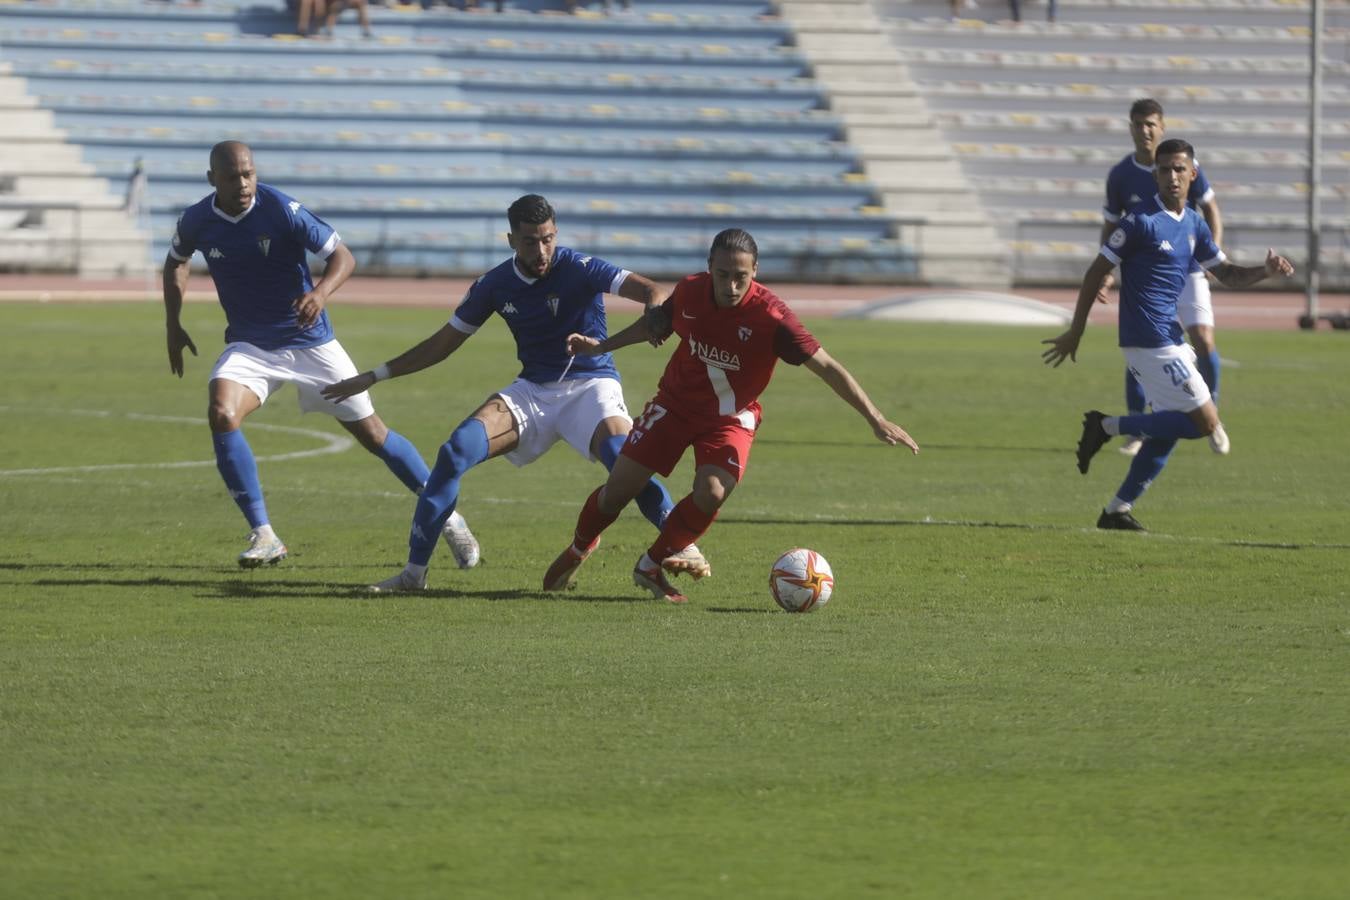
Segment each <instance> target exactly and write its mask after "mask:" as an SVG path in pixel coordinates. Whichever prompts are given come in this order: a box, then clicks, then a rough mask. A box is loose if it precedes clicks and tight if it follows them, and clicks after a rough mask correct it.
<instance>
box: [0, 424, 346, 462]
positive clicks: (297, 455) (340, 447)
mask: <svg viewBox="0 0 1350 900" xmlns="http://www.w3.org/2000/svg"><path fill="white" fill-rule="evenodd" d="M0 413H5V414H9V413H20V414H24V413H28V414H41V415H52V414H55V415H64V416H83V417H87V418H93V419H115V418H121V419H130V420H132V421H135V422H168V423H171V424H175V425H205V424H206V420H205V419H194V418H191V417H189V416H159V415H151V414H149V413H118V412H112V411H110V410H100V409H57V410H52V409H42V410H38V409H24V408H22V407H16V406H0ZM249 428H256V429H261V430H263V431H277V432H283V433H286V434H297V435H300V436H302V437H310V438H314V439H316V440H318V441H321V442H322V444H323V446H321V447H316V448H315V449H313V450H297V451H295V452H294V453H279V454H276V455H273V456H259V457H258V462H280V461H282V460H287V459H305V458H308V457H311V456H327V455H329V454H333V453H342V452H344V451H346V450H350V449H351V448H352V447H354V446H356V441H354V440H353V439H352V438H350V437H348V436H347V435H345V434H330V433H329V432H326V431H315V430H314V429H312V428H294V427H292V426H289V425H268V424H267V423H264V422H252V423H249ZM215 464H216V461H215V460H214V459H196V460H181V461H176V462H144V463H106V464H103V465H94V466H45V467H42V468H32V469H0V477H4V476H17V475H64V474H71V473H75V472H116V471H125V470H128V469H191V468H196V467H199V466H214V465H215Z"/></svg>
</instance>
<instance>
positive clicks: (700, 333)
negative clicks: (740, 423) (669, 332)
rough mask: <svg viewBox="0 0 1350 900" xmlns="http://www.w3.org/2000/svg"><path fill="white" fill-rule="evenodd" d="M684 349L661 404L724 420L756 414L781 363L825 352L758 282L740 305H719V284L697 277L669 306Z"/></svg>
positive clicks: (664, 378)
mask: <svg viewBox="0 0 1350 900" xmlns="http://www.w3.org/2000/svg"><path fill="white" fill-rule="evenodd" d="M665 310H666V312H667V313H668V314H669V315H670V322H671V326H672V327H673V328H674V331H675V333H676V334H677V335H679V336H680V346H679V347H678V348H676V350H675V353H674V354H673V355H672V356H671V357H670V362H668V363H667V364H666V371H665V372H664V373H663V374H662V375H661V384H660V387H659V390H658V397H659V398H663V402H664V403H665V404H666V405H667V406H670V407H672V408H673V409H677V410H679V411H681V412H682V413H684V414H685V415H687V416H694V417H699V418H717V417H721V416H734V415H736V414H737V413H740V412H742V411H745V410H749V411H751V412H753V413H754V414H755V417H756V418H758V416H759V395H760V394H762V393H763V392H764V389H765V388H766V387H768V386H769V379H770V378H772V377H773V367H774V365H775V364H776V363H777V362H778V360H780V359H781V360H783V361H784V362H786V363H788V364H789V365H794V366H799V365H801V364H802V363H804V362H806V360H808V359H809V358H811V356H813V355H814V354H815V352H816V351H817V350H819V349H820V341H818V340H816V339H815V337H814V336H813V335H812V334H811V332H809V331H807V330H806V329H805V328H804V327H803V326H802V323H801V322H800V321H799V320H798V319H797V316H796V314H795V313H793V311H792V310H791V309H789V308H788V306H787V304H786V303H784V302H783V301H782V300H780V299H778V297H777V296H776V295H775V294H774V293H773V292H772V291H770V290H769V289H768V288H766V287H764V286H763V285H762V284H760V283H759V282H757V281H752V282H751V283H750V289H749V290H747V291H746V292H745V296H744V297H742V298H741V302H740V303H738V304H737V305H736V306H734V307H732V308H730V309H724V308H721V307H719V306H717V305H716V304H715V303H714V302H713V294H712V276H711V275H709V274H708V273H707V272H703V273H700V274H698V275H690V276H689V277H688V278H685V279H683V280H682V281H680V283H679V284H677V285H676V286H675V290H674V292H673V293H672V294H671V295H670V297H669V298H667V300H666V302H665Z"/></svg>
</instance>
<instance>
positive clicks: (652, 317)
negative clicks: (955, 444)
mask: <svg viewBox="0 0 1350 900" xmlns="http://www.w3.org/2000/svg"><path fill="white" fill-rule="evenodd" d="M642 318H643V320H644V321H645V322H646V324H647V333H648V334H649V335H651V337H649V338H647V343H649V344H651V345H652V346H653V347H660V346H661V345H662V344H664V343H665V342H666V338H668V337H670V335H671V332H672V330H673V329H672V328H671V321H670V313H669V312H668V311H667V310H666V307H665V305H664V304H660V303H657V304H653V305H652V306H649V307H647V308H646V309H644V310H643V311H642Z"/></svg>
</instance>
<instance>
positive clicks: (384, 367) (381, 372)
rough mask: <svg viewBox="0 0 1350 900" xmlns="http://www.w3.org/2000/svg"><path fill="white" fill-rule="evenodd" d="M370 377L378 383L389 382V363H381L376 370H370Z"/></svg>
mask: <svg viewBox="0 0 1350 900" xmlns="http://www.w3.org/2000/svg"><path fill="white" fill-rule="evenodd" d="M370 375H371V377H372V378H374V379H375V380H376V381H388V380H389V364H388V363H380V364H379V365H378V366H376V367H375V368H373V369H371V370H370Z"/></svg>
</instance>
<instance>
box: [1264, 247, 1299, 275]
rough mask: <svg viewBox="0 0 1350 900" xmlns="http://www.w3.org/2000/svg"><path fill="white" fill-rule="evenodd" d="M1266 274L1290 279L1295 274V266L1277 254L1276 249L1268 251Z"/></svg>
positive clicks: (1268, 249)
mask: <svg viewBox="0 0 1350 900" xmlns="http://www.w3.org/2000/svg"><path fill="white" fill-rule="evenodd" d="M1266 274H1267V275H1283V276H1285V277H1286V278H1288V277H1289V276H1290V275H1293V274H1294V264H1293V263H1291V262H1290V261H1289V260H1287V259H1285V258H1284V257H1283V256H1280V255H1279V254H1278V253H1276V252H1275V248H1273V247H1270V248H1267V249H1266Z"/></svg>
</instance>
